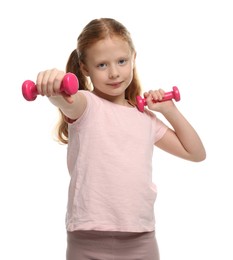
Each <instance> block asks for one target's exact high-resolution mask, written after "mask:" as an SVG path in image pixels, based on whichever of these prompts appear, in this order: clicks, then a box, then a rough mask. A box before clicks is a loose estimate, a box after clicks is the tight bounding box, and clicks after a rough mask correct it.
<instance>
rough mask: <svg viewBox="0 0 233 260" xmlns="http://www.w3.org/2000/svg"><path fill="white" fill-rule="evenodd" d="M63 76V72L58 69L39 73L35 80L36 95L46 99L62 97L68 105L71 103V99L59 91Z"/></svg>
mask: <svg viewBox="0 0 233 260" xmlns="http://www.w3.org/2000/svg"><path fill="white" fill-rule="evenodd" d="M65 74H66V73H65V72H64V71H61V70H58V69H51V70H45V71H41V72H39V73H38V75H37V80H36V87H37V91H38V93H39V94H40V95H42V96H47V97H54V96H63V98H64V99H65V100H66V101H67V102H68V103H72V102H73V100H72V97H71V96H70V95H67V94H66V93H64V92H61V91H60V87H61V83H62V80H63V78H64V76H65Z"/></svg>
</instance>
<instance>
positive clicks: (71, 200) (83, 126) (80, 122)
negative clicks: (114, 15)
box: [36, 18, 206, 260]
mask: <svg viewBox="0 0 233 260" xmlns="http://www.w3.org/2000/svg"><path fill="white" fill-rule="evenodd" d="M135 59H136V51H135V48H134V45H133V42H132V39H131V37H130V34H129V32H128V31H127V29H126V28H125V27H124V26H123V25H122V24H121V23H119V22H117V21H116V20H114V19H109V18H102V19H95V20H93V21H91V22H90V23H89V24H87V25H86V27H85V28H84V29H83V31H82V33H81V34H80V36H79V37H78V44H77V49H75V50H74V51H73V52H72V53H71V55H70V57H69V59H68V63H67V67H66V71H67V72H73V73H75V74H76V75H77V77H78V79H79V84H80V90H79V91H78V92H77V93H76V94H75V95H72V96H68V95H66V94H64V93H60V92H59V88H60V85H61V81H62V79H63V77H64V75H65V72H63V71H59V70H57V69H52V70H46V71H43V72H40V73H39V74H38V77H37V82H36V85H37V90H38V92H39V93H40V94H41V95H46V96H47V97H49V100H50V101H51V102H52V104H53V105H55V106H57V107H58V108H59V111H60V113H61V121H60V123H59V128H58V138H59V140H60V141H61V142H63V143H65V144H68V151H67V164H68V170H69V173H70V176H71V181H70V187H69V196H68V206H67V214H66V227H67V260H86V259H95V260H96V259H98V260H105V259H106V260H110V259H115V260H118V259H119V260H120V259H122V260H129V259H131V260H136V259H140V260H158V259H159V252H158V247H157V243H156V238H155V233H154V232H155V220H154V202H155V198H156V186H155V185H154V184H153V183H152V154H153V147H154V145H155V146H157V147H159V148H160V149H163V150H164V151H166V152H168V153H171V154H173V155H175V156H178V157H180V158H183V159H186V160H190V161H194V162H199V161H202V160H204V159H205V156H206V154H205V149H204V147H203V144H202V142H201V140H200V138H199V136H198V134H197V133H196V131H195V130H194V128H193V127H192V126H191V125H190V123H189V122H188V121H187V120H186V119H185V118H184V116H183V115H182V114H181V112H180V111H179V110H178V108H177V107H176V106H175V104H174V103H173V101H166V102H154V101H160V100H161V99H162V98H163V96H164V91H163V90H161V89H160V90H155V91H152V90H151V91H149V92H146V93H144V97H145V98H146V101H147V105H148V108H149V110H148V109H145V111H144V112H139V111H138V109H137V108H136V106H135V104H136V96H137V95H140V92H141V86H140V83H139V80H138V77H137V73H136V68H135ZM150 110H153V111H156V112H160V113H161V114H162V115H163V116H164V117H165V118H166V119H167V120H168V122H169V123H170V124H171V126H172V128H169V127H168V126H166V125H165V124H164V123H163V122H162V121H161V120H159V119H158V118H157V117H156V115H155V113H153V112H151V111H150Z"/></svg>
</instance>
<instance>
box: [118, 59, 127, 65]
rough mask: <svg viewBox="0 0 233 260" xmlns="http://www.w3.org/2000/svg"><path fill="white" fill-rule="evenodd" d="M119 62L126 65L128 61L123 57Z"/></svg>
mask: <svg viewBox="0 0 233 260" xmlns="http://www.w3.org/2000/svg"><path fill="white" fill-rule="evenodd" d="M118 63H119V64H120V65H124V64H125V63H126V60H125V59H121V60H119V61H118Z"/></svg>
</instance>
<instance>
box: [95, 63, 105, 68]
mask: <svg viewBox="0 0 233 260" xmlns="http://www.w3.org/2000/svg"><path fill="white" fill-rule="evenodd" d="M97 67H98V68H100V69H104V68H106V67H107V64H105V63H101V64H99V65H98V66H97Z"/></svg>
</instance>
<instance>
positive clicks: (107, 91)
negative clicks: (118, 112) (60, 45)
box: [81, 37, 135, 105]
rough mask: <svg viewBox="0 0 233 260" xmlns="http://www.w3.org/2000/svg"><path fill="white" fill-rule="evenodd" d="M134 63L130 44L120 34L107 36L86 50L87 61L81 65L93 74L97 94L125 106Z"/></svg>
mask: <svg viewBox="0 0 233 260" xmlns="http://www.w3.org/2000/svg"><path fill="white" fill-rule="evenodd" d="M134 63H135V53H132V51H131V49H130V47H129V45H128V43H127V42H126V41H124V40H122V39H121V38H119V37H111V38H110V37H108V38H106V39H104V40H100V41H98V42H97V43H95V44H94V45H92V46H91V47H90V48H88V49H87V50H86V63H85V64H82V65H81V67H82V70H83V73H84V74H85V75H86V76H89V77H90V79H91V81H92V84H93V87H94V90H93V92H94V93H95V94H96V95H98V96H100V97H102V98H105V99H107V100H109V101H112V102H114V103H118V104H122V105H124V104H125V90H126V89H127V88H128V86H129V84H130V82H131V81H132V78H133V68H134Z"/></svg>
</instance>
